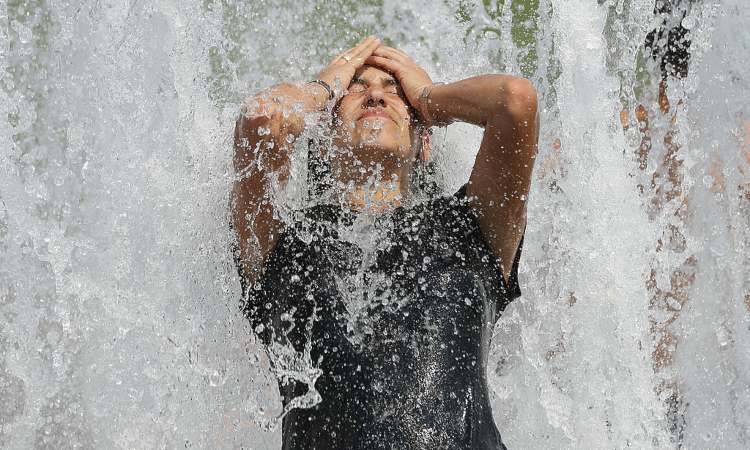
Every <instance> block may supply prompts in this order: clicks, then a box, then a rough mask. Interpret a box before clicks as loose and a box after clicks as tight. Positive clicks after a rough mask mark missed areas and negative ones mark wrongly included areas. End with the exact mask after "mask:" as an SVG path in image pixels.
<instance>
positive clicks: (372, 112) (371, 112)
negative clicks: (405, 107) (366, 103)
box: [358, 109, 395, 122]
mask: <svg viewBox="0 0 750 450" xmlns="http://www.w3.org/2000/svg"><path fill="white" fill-rule="evenodd" d="M370 117H380V118H383V119H388V120H393V118H392V117H391V116H390V115H388V113H386V112H385V111H384V110H382V109H368V110H366V111H365V112H364V113H362V115H360V116H359V118H358V120H362V119H367V118H370ZM394 122H395V120H394Z"/></svg>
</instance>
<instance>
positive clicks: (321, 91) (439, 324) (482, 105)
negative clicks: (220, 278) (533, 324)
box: [233, 37, 538, 449]
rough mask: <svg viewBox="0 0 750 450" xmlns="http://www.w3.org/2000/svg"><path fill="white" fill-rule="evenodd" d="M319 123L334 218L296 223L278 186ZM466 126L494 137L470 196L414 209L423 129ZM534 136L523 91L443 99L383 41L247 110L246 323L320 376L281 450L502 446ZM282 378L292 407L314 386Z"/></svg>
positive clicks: (530, 104) (241, 183)
mask: <svg viewBox="0 0 750 450" xmlns="http://www.w3.org/2000/svg"><path fill="white" fill-rule="evenodd" d="M321 111H322V112H323V115H324V116H325V117H328V118H329V119H330V120H325V123H326V124H327V127H326V129H327V131H326V132H325V133H322V134H323V137H322V138H320V139H319V140H320V141H322V143H319V145H320V147H321V148H320V155H318V157H317V159H319V160H320V161H323V167H325V169H324V170H323V171H322V175H323V176H325V177H327V179H328V181H329V182H328V184H327V185H326V189H324V192H323V193H324V194H325V195H327V197H325V198H326V200H327V202H324V203H320V204H318V205H316V206H313V207H310V208H307V209H305V210H304V211H301V212H299V214H287V211H282V210H280V209H279V207H278V205H275V204H274V202H273V201H272V197H273V195H272V193H273V191H274V190H275V188H274V186H278V185H283V184H284V183H285V182H286V181H287V179H288V176H289V164H290V153H291V151H292V150H293V148H294V145H295V141H296V140H297V139H298V138H300V136H301V135H302V134H303V132H304V131H305V128H306V126H307V127H309V125H306V124H309V123H310V122H312V121H311V120H310V116H311V115H315V114H320V112H321ZM328 114H330V115H328ZM457 120H458V121H465V122H469V123H472V124H475V125H478V126H481V127H483V128H484V130H485V131H484V137H483V139H482V144H481V147H480V149H479V153H478V154H477V157H476V161H475V164H474V167H473V169H472V173H471V176H470V178H469V182H468V183H467V184H466V185H464V186H463V187H462V188H461V189H459V190H458V192H456V193H455V194H453V195H452V196H442V197H433V198H431V199H430V200H429V201H426V202H417V201H416V197H415V196H414V195H412V191H413V186H412V182H413V180H412V178H413V176H412V173H413V172H414V171H415V167H416V165H419V164H423V163H424V161H427V160H428V159H429V150H430V146H429V129H430V127H432V126H436V125H445V124H449V123H451V122H453V121H457ZM537 130H538V116H537V100H536V92H535V90H534V88H533V86H532V85H531V83H530V82H529V81H527V80H525V79H522V78H516V77H512V76H507V75H483V76H478V77H473V78H468V79H466V80H462V81H458V82H455V83H450V84H435V83H433V82H432V80H431V79H430V77H429V76H428V75H427V73H426V72H425V71H424V70H423V69H422V68H421V67H419V66H418V65H417V64H416V63H415V62H414V61H413V60H412V59H411V58H410V57H409V56H408V55H407V54H405V53H404V52H403V51H401V50H398V49H395V48H391V47H388V46H386V45H384V44H383V43H382V42H381V41H380V40H379V39H377V38H375V37H368V38H366V39H364V40H363V41H362V42H360V43H359V44H358V45H357V46H356V47H353V48H351V49H349V50H347V51H346V52H344V53H342V54H341V55H339V56H338V57H336V58H335V59H334V60H333V62H331V64H330V65H329V66H328V67H326V68H324V69H323V70H322V71H321V72H320V73H319V74H318V75H317V77H316V79H315V80H314V81H312V82H309V83H304V84H281V85H278V86H274V87H271V88H269V89H268V90H266V91H264V92H261V93H259V94H257V95H255V96H253V97H252V98H250V99H249V100H248V101H247V103H246V105H245V107H244V108H243V113H242V115H241V117H240V118H239V120H238V121H237V125H236V130H235V158H234V163H235V169H236V171H237V173H238V174H239V175H240V176H239V177H238V180H237V182H236V184H235V187H234V192H233V198H234V204H233V226H234V228H235V230H236V232H237V237H238V250H237V261H238V267H239V270H240V275H241V279H242V280H243V288H244V289H243V291H244V293H245V305H246V306H245V311H246V313H247V315H248V317H249V319H250V321H251V323H252V325H253V327H254V329H255V331H256V332H257V333H258V335H259V336H260V337H261V338H262V339H263V340H264V342H266V344H268V346H269V352H270V353H272V354H271V361H272V363H273V364H277V365H278V364H281V361H282V360H283V357H282V356H280V354H279V349H289V348H293V349H294V350H295V352H296V353H297V354H305V355H307V356H308V357H309V360H310V361H311V362H312V363H313V364H314V365H315V366H316V367H317V369H318V370H319V371H320V372H319V377H318V378H317V380H316V381H315V382H314V388H315V390H317V392H318V393H319V394H320V402H319V403H318V404H317V405H315V406H314V407H312V408H293V409H291V410H290V411H289V412H288V414H287V415H286V416H285V417H284V424H283V430H282V439H283V448H284V449H302V448H305V449H381V448H382V449H386V448H387V449H391V448H394V449H436V448H441V449H442V448H451V449H463V448H465V449H498V448H504V446H503V443H502V440H501V438H500V433H499V432H498V430H497V429H496V427H495V425H494V422H493V419H492V413H491V409H490V404H489V399H488V387H487V381H486V374H485V372H486V362H487V355H488V352H489V343H490V342H489V341H490V338H491V335H492V329H493V324H494V322H495V320H496V319H497V317H498V316H499V314H500V313H501V312H502V310H503V309H504V308H505V306H506V305H507V304H508V303H509V302H510V301H512V300H513V299H514V298H516V297H518V296H519V295H520V290H519V287H518V281H517V270H518V260H519V257H520V251H521V245H522V237H523V232H524V229H525V220H526V215H525V202H526V196H527V194H528V188H529V183H530V179H531V172H532V167H533V161H534V157H535V154H536V149H537V139H538V133H537ZM319 175H320V174H319ZM282 215H286V216H287V217H290V219H287V220H286V221H284V220H281V219H280V217H281V216H282ZM292 218H293V219H292ZM276 369H277V370H276V372H277V373H278V374H282V376H281V377H280V379H279V386H280V390H281V393H282V396H283V399H284V403H285V405H286V406H287V407H288V406H290V405H291V406H295V403H293V402H294V399H298V398H299V396H301V395H304V394H305V392H306V391H307V389H308V387H306V386H305V385H304V384H303V383H298V382H296V381H294V377H293V376H292V377H287V376H283V373H284V370H279V367H277V368H276ZM285 369H290V368H288V367H287V368H285ZM290 402H291V403H290Z"/></svg>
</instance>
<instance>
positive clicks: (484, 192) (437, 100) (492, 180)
mask: <svg viewBox="0 0 750 450" xmlns="http://www.w3.org/2000/svg"><path fill="white" fill-rule="evenodd" d="M369 62H370V63H372V64H377V65H379V66H381V67H384V68H385V69H386V70H389V71H390V72H392V73H393V74H394V75H395V76H396V77H397V78H398V79H399V81H400V82H401V85H402V87H403V89H404V93H405V94H406V96H407V97H408V99H409V102H410V103H411V104H412V105H413V106H414V107H415V108H417V109H418V110H419V111H420V113H421V114H422V116H423V117H424V118H425V119H426V120H427V121H428V124H429V123H450V122H452V121H454V120H460V121H463V122H468V123H472V124H475V125H479V126H482V127H484V137H483V138H482V144H481V146H480V148H479V153H478V154H477V157H476V160H475V162H474V168H473V169H472V172H471V177H470V178H469V185H468V187H467V191H466V192H467V195H468V196H469V197H470V198H471V206H472V208H474V210H475V211H476V212H477V216H478V218H479V226H480V228H481V230H482V234H483V235H484V237H485V239H486V241H487V243H488V244H489V246H490V249H491V250H492V252H493V253H494V254H495V256H496V257H497V258H499V259H500V262H501V265H502V268H503V276H504V277H505V279H506V281H507V280H508V277H509V275H510V271H511V268H512V263H513V260H514V257H515V254H516V251H517V249H518V245H519V243H520V241H521V238H522V237H523V232H524V229H525V225H526V198H527V196H528V192H529V186H530V183H531V172H532V169H533V165H534V158H535V157H536V152H537V141H538V138H539V116H538V112H537V96H536V90H535V89H534V87H533V85H532V84H531V82H529V81H528V80H526V79H524V78H519V77H513V76H509V75H482V76H478V77H472V78H467V79H465V80H461V81H457V82H455V83H450V84H438V85H432V84H431V82H429V77H426V74H424V70H423V69H421V68H420V67H419V66H417V65H416V63H414V61H412V60H411V58H409V57H408V55H406V54H405V53H404V52H402V51H400V50H397V49H393V48H390V47H385V46H382V47H380V48H378V49H377V50H376V51H375V52H374V53H373V56H372V57H370V59H369ZM423 74H424V75H423Z"/></svg>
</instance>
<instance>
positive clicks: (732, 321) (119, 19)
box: [0, 0, 750, 450]
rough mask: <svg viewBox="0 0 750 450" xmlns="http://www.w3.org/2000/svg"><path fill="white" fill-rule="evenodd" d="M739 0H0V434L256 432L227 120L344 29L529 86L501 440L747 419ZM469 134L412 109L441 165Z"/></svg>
mask: <svg viewBox="0 0 750 450" xmlns="http://www.w3.org/2000/svg"><path fill="white" fill-rule="evenodd" d="M746 6H747V5H745V4H744V2H743V0H703V1H687V0H685V1H681V2H677V1H672V2H666V3H665V2H664V1H663V0H658V2H656V4H655V2H654V1H653V0H599V1H594V0H514V1H511V0H505V1H503V0H430V1H428V0H410V1H395V0H359V1H349V0H331V1H325V2H315V1H307V0H305V1H301V0H295V1H291V0H276V1H265V0H253V1H240V0H235V1H229V0H225V1H218V0H217V1H213V0H200V1H199V0H179V1H178V0H154V1H148V2H146V1H139V0H116V1H115V0H80V1H67V0H23V1H21V0H5V1H4V2H2V3H0V447H2V448H9V449H26V448H39V449H67V448H84V449H88V448H112V449H115V448H116V449H120V448H122V449H132V448H138V449H141V448H143V449H151V448H238V449H239V448H243V449H263V450H265V449H275V448H278V447H279V446H280V435H279V428H280V427H279V426H278V423H277V422H278V421H277V420H275V418H276V417H278V415H279V414H280V412H281V406H280V401H279V398H278V391H277V388H276V381H275V378H274V374H273V373H271V371H270V369H269V365H268V361H267V358H266V356H265V354H264V351H263V349H262V348H261V347H260V346H259V344H258V343H256V341H255V339H254V336H253V332H252V330H250V329H248V326H247V324H246V320H245V319H244V318H243V317H242V315H241V313H240V302H241V298H240V293H239V290H240V289H239V281H238V279H237V274H236V271H235V269H234V267H233V261H232V257H231V251H230V246H231V242H232V239H233V235H232V233H231V232H230V230H229V191H230V186H231V184H232V182H233V179H234V176H235V175H234V172H233V169H232V165H231V159H232V141H231V139H232V132H233V127H234V121H235V120H236V118H237V116H238V114H239V106H240V104H241V102H242V100H243V98H245V97H246V96H248V95H250V94H252V93H253V92H256V91H258V90H260V89H262V88H264V87H268V86H270V85H272V84H274V83H278V82H282V81H304V80H310V79H313V78H314V77H315V74H316V72H317V70H319V69H320V68H321V67H323V66H324V65H325V64H326V63H327V62H328V61H329V60H330V59H331V58H332V57H333V56H334V55H335V54H337V53H338V52H340V51H342V50H344V49H346V48H348V47H350V46H352V45H353V44H354V43H355V42H357V41H358V40H359V39H361V38H362V37H363V36H365V35H367V34H377V35H378V36H380V37H382V38H384V39H386V40H387V41H388V42H390V43H392V44H393V45H396V46H398V47H400V48H402V49H404V50H405V51H407V52H408V53H410V54H411V55H412V56H413V57H414V58H415V59H416V60H417V61H418V62H420V63H422V64H423V65H424V66H425V67H426V68H427V69H428V71H429V72H430V74H431V75H432V77H433V80H436V81H452V80H457V79H461V78H465V77H468V76H472V75H476V74H480V73H491V72H496V73H497V72H499V73H511V74H515V75H523V76H526V77H528V78H530V79H531V80H532V81H533V82H534V83H535V85H536V86H537V89H538V90H539V93H540V102H541V108H540V110H541V114H542V119H541V120H542V132H541V137H540V146H539V155H538V157H537V161H536V166H535V175H534V181H533V185H532V190H531V194H530V196H529V203H528V208H529V209H528V220H529V225H528V229H527V234H526V240H525V246H524V255H523V258H522V261H521V273H520V279H521V287H522V290H523V296H522V297H521V298H520V299H518V300H517V301H516V302H514V303H513V304H512V305H511V306H510V307H509V308H508V309H507V310H506V312H505V314H504V316H503V317H502V318H501V320H500V321H499V322H498V324H497V326H496V330H495V338H494V341H493V351H492V359H491V361H490V364H489V380H490V385H491V388H492V394H493V398H492V402H493V408H494V412H495V420H496V422H497V425H498V427H499V429H500V431H501V433H502V435H503V439H504V441H506V443H507V445H508V446H509V448H527V449H547V448H555V449H557V448H560V449H563V448H570V449H579V448H601V449H610V448H611V449H615V448H617V449H619V448H626V447H630V448H643V449H645V448H654V449H680V448H685V449H704V448H706V449H709V448H710V449H719V448H721V449H744V448H748V447H750V418H748V415H747V414H746V412H747V411H748V409H750V251H749V250H750V249H749V248H748V247H749V246H750V84H749V83H750V80H749V79H748V75H747V70H746V69H747V68H746V65H747V55H748V54H750V53H749V50H750V48H749V47H750V32H748V29H747V27H746V24H747V23H748V21H749V20H750V10H748V8H747V7H746ZM674 30H678V31H674ZM675 42H680V44H679V48H677V49H676V50H675V51H677V53H679V51H682V50H685V51H688V50H689V53H690V58H689V64H687V60H686V59H685V58H682V59H680V58H678V59H673V58H672V59H670V58H666V60H665V57H664V55H663V50H664V49H665V48H668V47H669V46H670V45H676V44H674V43H675ZM660 52H661V53H660ZM665 61H666V63H665ZM663 63H664V64H663ZM683 63H684V64H683ZM665 64H666V67H664V65H665ZM683 66H684V67H683ZM683 68H684V69H685V70H682V69H683ZM480 137H481V130H478V129H475V128H472V127H470V126H464V125H460V124H457V125H452V126H451V127H449V128H447V129H445V130H439V131H438V133H436V141H437V149H436V151H435V156H434V157H435V163H436V165H437V167H438V170H437V174H436V177H437V178H438V179H439V182H440V185H441V186H442V187H443V189H444V190H445V191H446V192H453V190H455V188H457V187H458V186H460V185H462V184H463V183H465V182H466V180H467V179H468V175H469V171H470V169H471V165H472V163H473V158H474V156H475V154H476V151H477V150H478V147H479V138H480ZM298 162H304V161H301V160H300V161H298ZM300 165H302V166H303V165H304V164H300ZM292 178H293V179H292V182H293V183H301V182H302V180H304V179H305V174H304V170H299V171H296V172H293V175H292Z"/></svg>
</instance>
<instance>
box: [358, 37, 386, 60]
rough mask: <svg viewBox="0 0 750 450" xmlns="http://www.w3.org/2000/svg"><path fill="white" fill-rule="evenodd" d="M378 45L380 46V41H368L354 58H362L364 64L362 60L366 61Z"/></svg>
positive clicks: (376, 39)
mask: <svg viewBox="0 0 750 450" xmlns="http://www.w3.org/2000/svg"><path fill="white" fill-rule="evenodd" d="M380 44H381V42H380V39H378V38H375V39H373V40H372V41H370V42H369V43H368V44H367V45H365V46H364V47H362V48H361V49H360V50H359V51H358V52H357V54H356V55H355V56H354V57H355V58H362V61H363V62H364V60H365V59H367V57H368V56H370V55H372V52H373V51H375V49H376V48H378V47H379V46H380Z"/></svg>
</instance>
